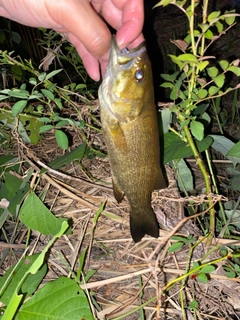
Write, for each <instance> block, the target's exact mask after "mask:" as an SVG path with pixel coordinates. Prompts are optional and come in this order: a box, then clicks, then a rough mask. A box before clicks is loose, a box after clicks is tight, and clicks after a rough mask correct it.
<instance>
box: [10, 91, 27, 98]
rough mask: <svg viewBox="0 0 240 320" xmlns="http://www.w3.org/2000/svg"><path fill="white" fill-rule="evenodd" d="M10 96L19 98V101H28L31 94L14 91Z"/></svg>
mask: <svg viewBox="0 0 240 320" xmlns="http://www.w3.org/2000/svg"><path fill="white" fill-rule="evenodd" d="M9 96H10V97H14V98H19V99H28V97H29V93H28V92H27V91H24V90H23V91H21V90H17V89H15V90H12V91H9Z"/></svg>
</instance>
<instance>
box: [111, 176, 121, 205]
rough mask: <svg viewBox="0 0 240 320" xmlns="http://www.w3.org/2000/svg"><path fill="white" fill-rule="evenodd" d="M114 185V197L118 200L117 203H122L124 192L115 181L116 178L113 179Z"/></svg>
mask: <svg viewBox="0 0 240 320" xmlns="http://www.w3.org/2000/svg"><path fill="white" fill-rule="evenodd" d="M112 183H113V194H114V197H115V199H116V200H117V202H118V203H120V202H121V201H122V199H123V197H124V192H123V191H122V189H121V188H120V187H119V185H118V184H117V182H116V181H115V179H114V177H113V178H112Z"/></svg>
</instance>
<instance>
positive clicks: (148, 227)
mask: <svg viewBox="0 0 240 320" xmlns="http://www.w3.org/2000/svg"><path fill="white" fill-rule="evenodd" d="M130 231H131V235H132V238H133V241H134V242H139V241H141V240H142V238H143V237H144V236H145V234H148V235H150V236H152V237H154V238H158V237H159V224H158V222H157V218H156V216H155V213H154V211H153V209H152V207H151V206H150V207H149V208H148V209H147V210H144V208H143V209H141V211H139V210H136V209H133V208H131V209H130Z"/></svg>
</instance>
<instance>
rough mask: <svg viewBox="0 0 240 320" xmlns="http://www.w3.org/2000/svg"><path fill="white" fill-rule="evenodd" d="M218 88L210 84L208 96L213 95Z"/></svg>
mask: <svg viewBox="0 0 240 320" xmlns="http://www.w3.org/2000/svg"><path fill="white" fill-rule="evenodd" d="M219 89H220V88H218V87H216V86H211V87H210V88H209V90H208V93H209V95H210V96H214V95H215V94H216V93H218V91H219Z"/></svg>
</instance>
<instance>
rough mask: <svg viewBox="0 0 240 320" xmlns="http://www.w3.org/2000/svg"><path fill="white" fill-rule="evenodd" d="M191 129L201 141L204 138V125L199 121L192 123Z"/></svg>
mask: <svg viewBox="0 0 240 320" xmlns="http://www.w3.org/2000/svg"><path fill="white" fill-rule="evenodd" d="M190 129H191V132H192V134H193V136H194V137H195V138H196V139H198V140H199V141H201V140H202V139H203V137H204V125H203V124H202V123H201V122H199V121H191V123H190Z"/></svg>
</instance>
